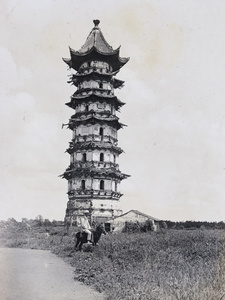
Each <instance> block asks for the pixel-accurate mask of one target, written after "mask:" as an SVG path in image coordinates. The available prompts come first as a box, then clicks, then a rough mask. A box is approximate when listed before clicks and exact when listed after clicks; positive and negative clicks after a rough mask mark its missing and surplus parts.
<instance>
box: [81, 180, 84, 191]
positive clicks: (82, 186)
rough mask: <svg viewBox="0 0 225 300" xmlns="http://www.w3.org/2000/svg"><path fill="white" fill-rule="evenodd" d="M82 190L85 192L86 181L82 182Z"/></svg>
mask: <svg viewBox="0 0 225 300" xmlns="http://www.w3.org/2000/svg"><path fill="white" fill-rule="evenodd" d="M81 189H82V190H85V180H84V179H83V180H81Z"/></svg>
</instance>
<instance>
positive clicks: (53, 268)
mask: <svg viewBox="0 0 225 300" xmlns="http://www.w3.org/2000/svg"><path fill="white" fill-rule="evenodd" d="M0 299H1V300H15V299H16V300H20V299H21V300H103V299H104V297H103V295H102V294H99V293H97V292H96V291H94V290H92V289H91V288H89V287H87V286H85V285H83V284H81V283H79V282H76V281H74V280H73V269H72V267H70V266H69V265H68V264H67V263H65V262H64V261H63V260H62V259H60V258H59V257H57V256H56V255H54V254H52V253H51V252H50V251H42V250H29V249H15V248H10V249H9V248H0Z"/></svg>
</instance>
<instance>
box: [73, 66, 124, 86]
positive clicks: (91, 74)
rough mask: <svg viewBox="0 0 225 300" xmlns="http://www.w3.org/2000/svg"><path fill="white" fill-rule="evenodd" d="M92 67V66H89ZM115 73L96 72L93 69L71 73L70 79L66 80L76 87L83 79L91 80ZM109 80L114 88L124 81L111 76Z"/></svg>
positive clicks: (121, 84)
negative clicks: (86, 71)
mask: <svg viewBox="0 0 225 300" xmlns="http://www.w3.org/2000/svg"><path fill="white" fill-rule="evenodd" d="M91 69H93V68H91ZM116 73H118V72H113V73H102V72H98V71H93V70H91V71H90V72H88V73H77V74H73V75H71V78H70V80H68V83H73V84H74V85H75V86H76V87H77V86H78V85H79V83H80V82H82V81H83V80H84V79H92V80H96V79H99V78H101V77H102V78H109V77H112V76H114V75H115V74H116ZM110 82H112V84H113V87H114V88H115V89H117V88H120V87H122V86H123V85H124V81H123V80H120V79H117V78H111V80H110Z"/></svg>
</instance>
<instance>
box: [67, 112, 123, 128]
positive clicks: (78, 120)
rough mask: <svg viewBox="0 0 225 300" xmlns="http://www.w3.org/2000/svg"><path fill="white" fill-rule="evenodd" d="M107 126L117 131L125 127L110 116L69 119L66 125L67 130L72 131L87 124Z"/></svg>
mask: <svg viewBox="0 0 225 300" xmlns="http://www.w3.org/2000/svg"><path fill="white" fill-rule="evenodd" d="M97 123H98V124H106V123H107V124H108V125H110V126H112V127H113V128H115V129H117V130H119V129H121V128H123V127H124V126H127V125H125V124H122V123H120V122H119V121H118V119H117V117H115V116H112V117H108V118H106V117H100V116H95V115H91V116H87V117H86V118H76V119H71V120H70V121H69V124H68V128H69V129H71V130H73V129H74V128H76V127H77V126H79V125H81V124H82V125H88V124H93V125H94V124H97Z"/></svg>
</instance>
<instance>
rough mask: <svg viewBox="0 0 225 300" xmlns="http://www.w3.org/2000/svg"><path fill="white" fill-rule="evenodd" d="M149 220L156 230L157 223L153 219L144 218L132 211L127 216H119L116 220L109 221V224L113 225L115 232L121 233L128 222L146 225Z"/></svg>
mask: <svg viewBox="0 0 225 300" xmlns="http://www.w3.org/2000/svg"><path fill="white" fill-rule="evenodd" d="M147 220H152V222H153V226H154V230H156V229H157V225H156V224H155V221H154V220H153V219H151V217H147V216H143V215H141V214H139V213H137V212H135V211H130V212H128V213H127V214H124V215H122V216H119V217H118V218H115V219H113V220H110V221H108V223H110V224H111V228H112V227H113V228H114V231H115V232H116V231H121V230H122V229H123V228H124V226H125V223H126V222H139V223H144V222H146V221H147Z"/></svg>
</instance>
